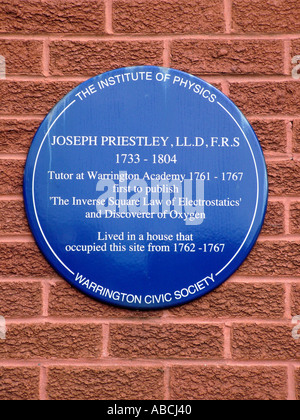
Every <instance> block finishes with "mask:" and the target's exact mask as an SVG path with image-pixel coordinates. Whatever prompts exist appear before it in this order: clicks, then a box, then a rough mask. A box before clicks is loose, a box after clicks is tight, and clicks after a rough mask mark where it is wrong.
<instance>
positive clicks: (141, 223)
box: [24, 66, 268, 309]
mask: <svg viewBox="0 0 300 420" xmlns="http://www.w3.org/2000/svg"><path fill="white" fill-rule="evenodd" d="M267 190H268V186H267V173H266V165H265V161H264V157H263V153H262V150H261V147H260V145H259V142H258V140H257V138H256V136H255V134H254V132H253V130H252V128H251V126H250V125H249V123H248V121H247V120H246V119H245V117H244V116H243V115H242V113H241V112H240V111H239V109H238V108H237V107H236V106H235V105H234V104H233V103H232V102H231V101H230V100H229V99H228V98H227V97H226V96H225V95H224V94H222V93H221V92H220V91H218V90H217V89H215V88H214V87H213V86H211V85H209V84H208V83H206V82H204V81H203V80H200V79H198V78H196V77H194V76H192V75H189V74H186V73H183V72H180V71H177V70H173V69H166V68H158V67H151V66H144V67H133V68H124V69H118V70H114V71H111V72H108V73H105V74H103V75H100V76H97V77H95V78H93V79H90V80H88V81H86V82H85V83H83V84H81V85H80V86H78V87H77V88H75V89H74V90H73V91H72V92H70V93H69V94H68V95H67V96H66V97H65V98H64V99H63V100H61V101H60V102H59V103H58V104H57V105H56V106H55V107H54V109H53V110H52V111H51V112H50V113H49V115H48V116H47V117H46V119H45V120H44V122H43V123H42V124H41V126H40V128H39V129H38V131H37V133H36V136H35V138H34V140H33V143H32V146H31V149H30V152H29V156H28V160H27V164H26V169H25V177H24V195H25V204H26V211H27V215H28V219H29V223H30V226H31V229H32V232H33V234H34V236H35V239H36V241H37V243H38V245H39V247H40V249H41V251H42V253H43V254H44V255H45V257H46V258H47V260H48V261H49V262H50V264H51V265H52V266H53V267H54V268H55V269H56V270H57V271H58V273H59V274H60V275H61V276H62V277H64V278H65V279H66V280H67V281H68V282H69V283H70V284H72V285H73V286H75V287H76V288H77V289H79V290H80V291H82V292H83V293H85V294H87V295H89V296H92V297H94V298H96V299H98V300H100V301H102V302H106V303H111V304H114V305H118V306H122V307H126V308H133V309H155V308H156V309H159V308H166V307H171V306H176V305H180V304H183V303H186V302H188V301H191V300H193V299H197V298H199V297H201V296H202V295H204V294H206V293H208V292H210V291H212V290H213V289H215V288H216V287H217V286H219V285H220V284H221V283H223V282H224V281H225V280H226V279H227V278H228V277H230V276H231V275H232V274H233V273H234V272H235V271H236V270H237V269H238V267H239V266H240V265H241V263H242V262H243V261H244V260H245V258H246V257H247V256H248V254H249V252H250V251H251V249H252V247H253V245H254V243H255V241H256V239H257V237H258V234H259V232H260V229H261V227H262V224H263V220H264V216H265V211H266V203H267Z"/></svg>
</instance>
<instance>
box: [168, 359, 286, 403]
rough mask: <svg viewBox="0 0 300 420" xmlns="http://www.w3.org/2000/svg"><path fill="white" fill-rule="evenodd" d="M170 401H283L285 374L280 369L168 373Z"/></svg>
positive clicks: (182, 369) (175, 370)
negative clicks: (169, 374) (169, 375)
mask: <svg viewBox="0 0 300 420" xmlns="http://www.w3.org/2000/svg"><path fill="white" fill-rule="evenodd" d="M170 383H171V396H170V397H171V399H175V400H222V401H223V400H271V401H272V400H283V399H286V398H287V371H286V369H285V368H283V367H276V368H275V367H274V368H273V367H266V366H262V367H260V366H259V367H258V366H254V367H252V366H251V367H246V366H244V367H238V366H205V367H204V366H203V367H202V366H200V367H194V366H190V367H174V368H172V370H171V377H170Z"/></svg>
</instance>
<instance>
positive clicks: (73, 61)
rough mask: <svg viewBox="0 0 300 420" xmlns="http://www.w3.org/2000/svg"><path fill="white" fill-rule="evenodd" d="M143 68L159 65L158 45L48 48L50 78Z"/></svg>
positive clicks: (130, 43)
mask: <svg viewBox="0 0 300 420" xmlns="http://www.w3.org/2000/svg"><path fill="white" fill-rule="evenodd" d="M82 57H84V60H83V59H82ZM146 64H151V65H157V66H162V65H163V43H162V42H161V41H99V42H96V41H53V42H52V43H51V44H50V73H51V74H52V75H54V76H62V75H85V76H95V75H98V74H101V73H104V72H106V71H108V70H111V69H114V68H120V67H130V66H139V65H146Z"/></svg>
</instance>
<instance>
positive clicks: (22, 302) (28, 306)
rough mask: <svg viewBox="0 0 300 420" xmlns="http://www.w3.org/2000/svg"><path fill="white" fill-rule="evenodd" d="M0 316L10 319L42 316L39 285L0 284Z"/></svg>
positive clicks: (40, 287)
mask: <svg viewBox="0 0 300 420" xmlns="http://www.w3.org/2000/svg"><path fill="white" fill-rule="evenodd" d="M0 314H1V315H2V316H4V317H11V318H17V317H33V316H38V315H42V286H41V284H40V283H33V282H30V283H29V282H28V283H27V282H24V281H23V282H21V281H20V282H13V283H12V282H3V283H2V282H0Z"/></svg>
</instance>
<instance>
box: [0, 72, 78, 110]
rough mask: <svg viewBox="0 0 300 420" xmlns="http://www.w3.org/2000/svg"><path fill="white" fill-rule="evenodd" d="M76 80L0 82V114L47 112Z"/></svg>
mask: <svg viewBox="0 0 300 420" xmlns="http://www.w3.org/2000/svg"><path fill="white" fill-rule="evenodd" d="M78 84H79V83H78V82H31V81H30V82H23V81H22V82H9V81H5V80H3V81H1V84H0V96H1V102H0V114H2V115H12V114H21V115H22V114H23V115H26V114H42V115H43V116H44V115H45V114H46V113H48V112H49V111H50V110H51V108H53V106H54V105H56V104H57V102H59V101H60V99H62V98H63V97H64V96H65V95H66V94H67V93H69V92H70V91H71V90H72V89H74V88H75V86H77V85H78Z"/></svg>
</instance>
